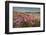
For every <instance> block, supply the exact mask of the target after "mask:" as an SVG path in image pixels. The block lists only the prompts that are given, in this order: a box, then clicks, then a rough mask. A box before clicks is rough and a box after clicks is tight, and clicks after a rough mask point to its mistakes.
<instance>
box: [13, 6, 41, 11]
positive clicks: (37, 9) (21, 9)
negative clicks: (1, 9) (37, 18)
mask: <svg viewBox="0 0 46 35" xmlns="http://www.w3.org/2000/svg"><path fill="white" fill-rule="evenodd" d="M13 11H14V12H15V11H17V12H40V8H31V7H13Z"/></svg>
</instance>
